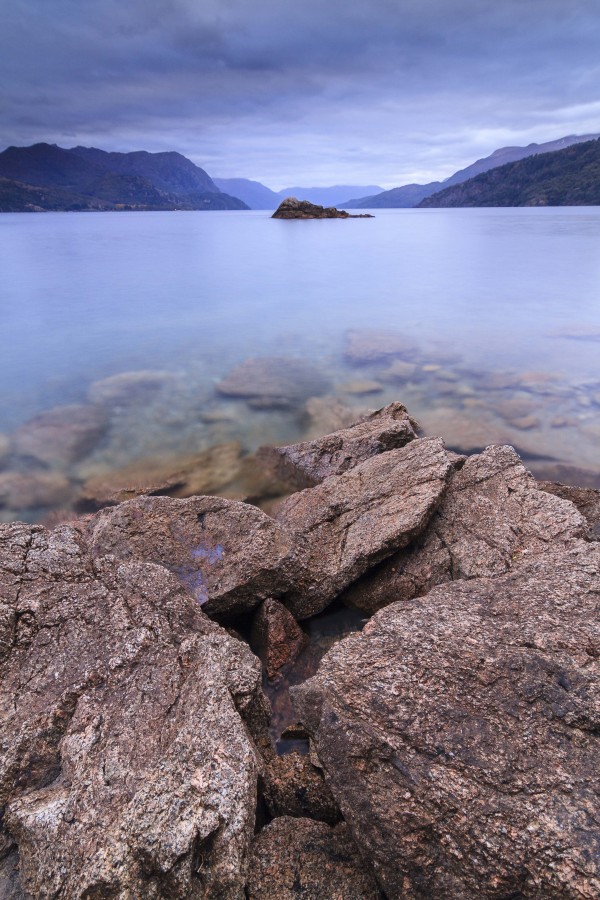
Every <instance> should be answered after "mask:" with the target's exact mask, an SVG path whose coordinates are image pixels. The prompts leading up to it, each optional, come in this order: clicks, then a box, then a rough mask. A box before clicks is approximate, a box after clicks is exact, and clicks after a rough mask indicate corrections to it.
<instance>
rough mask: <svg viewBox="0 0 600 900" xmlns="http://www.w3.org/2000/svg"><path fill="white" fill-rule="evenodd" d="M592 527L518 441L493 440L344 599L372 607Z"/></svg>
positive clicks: (489, 570) (497, 565)
mask: <svg viewBox="0 0 600 900" xmlns="http://www.w3.org/2000/svg"><path fill="white" fill-rule="evenodd" d="M459 466H460V462H459ZM586 531H587V525H586V522H585V520H584V518H583V517H582V515H581V514H580V513H579V512H578V511H577V510H576V509H575V507H574V506H573V505H572V504H571V503H569V502H566V501H565V500H563V499H559V498H558V497H554V496H551V495H550V494H548V493H545V492H544V491H541V490H539V489H538V486H537V484H536V482H535V481H534V479H533V477H532V476H531V474H530V473H529V472H528V471H527V469H526V468H525V466H524V465H523V463H522V462H521V460H520V459H519V457H518V455H517V453H516V452H515V451H514V450H513V448H512V447H508V446H504V447H488V448H487V449H486V450H485V451H484V452H483V453H481V454H478V455H476V456H471V457H469V458H468V459H467V460H466V462H465V463H464V465H462V468H459V469H458V470H457V471H454V472H453V473H452V476H451V478H450V482H449V486H448V490H447V492H446V494H445V496H444V498H443V500H442V502H441V504H440V506H439V508H438V510H437V511H436V513H435V515H434V516H433V517H432V519H431V521H430V523H429V525H428V527H427V529H426V530H425V532H424V533H423V534H422V535H421V536H420V537H418V538H417V539H416V540H415V541H414V542H413V543H412V544H411V545H410V546H408V547H406V548H404V549H402V550H400V551H399V552H398V553H395V554H394V555H393V556H391V557H390V558H389V559H387V560H386V561H385V562H383V563H382V564H381V565H380V566H378V567H376V568H374V569H371V570H370V571H369V572H367V573H366V574H365V576H364V577H363V578H361V579H360V581H358V582H356V583H355V584H353V585H351V586H350V587H349V589H348V590H347V591H346V593H345V594H344V596H343V600H344V602H346V603H348V604H349V605H351V606H354V607H356V608H358V609H362V610H364V611H365V612H370V613H372V612H375V611H376V610H378V609H381V608H382V607H383V606H387V604H389V603H393V602H394V601H396V600H409V599H411V598H413V597H417V596H420V595H422V594H425V593H427V591H429V590H430V589H431V588H432V587H434V585H437V584H442V583H443V582H446V581H451V580H453V579H459V578H479V577H481V576H485V575H501V574H502V573H504V572H506V571H507V570H508V569H510V567H511V566H512V565H513V564H514V563H515V562H516V561H518V560H519V559H522V558H524V557H528V556H533V555H536V554H538V553H544V552H545V551H546V550H547V549H548V548H549V547H550V548H556V547H559V546H565V545H567V544H568V543H569V542H570V541H572V540H574V539H576V538H579V537H582V536H583V535H585V534H586Z"/></svg>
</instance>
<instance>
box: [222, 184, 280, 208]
mask: <svg viewBox="0 0 600 900" xmlns="http://www.w3.org/2000/svg"><path fill="white" fill-rule="evenodd" d="M213 181H214V183H215V184H216V185H217V187H218V188H219V189H220V190H222V191H225V193H226V194H231V195H232V196H234V197H239V199H240V200H243V201H244V203H245V204H246V205H247V206H249V207H250V209H277V207H278V206H279V204H280V203H281V197H280V196H279V194H277V193H276V192H275V191H272V190H271V189H270V188H268V187H266V186H265V185H264V184H261V183H260V181H251V180H250V179H249V178H213Z"/></svg>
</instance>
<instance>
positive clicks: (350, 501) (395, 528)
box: [277, 439, 452, 619]
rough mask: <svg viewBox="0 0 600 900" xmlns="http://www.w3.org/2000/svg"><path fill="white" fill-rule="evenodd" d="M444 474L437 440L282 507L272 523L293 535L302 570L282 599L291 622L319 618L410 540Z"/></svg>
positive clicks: (447, 464)
mask: <svg viewBox="0 0 600 900" xmlns="http://www.w3.org/2000/svg"><path fill="white" fill-rule="evenodd" d="M451 469H452V458H451V457H450V456H449V454H447V453H446V451H445V450H444V445H443V442H442V441H441V440H439V439H427V440H413V441H411V442H410V443H409V444H407V445H406V446H405V447H402V448H400V449H398V450H390V451H388V452H387V453H382V454H380V455H378V456H375V457H373V458H372V459H367V460H366V461H365V462H363V463H360V464H359V465H357V466H355V467H354V468H353V469H350V471H348V472H345V473H344V474H342V475H335V476H332V477H330V478H328V479H327V480H326V481H324V482H323V483H322V484H319V485H317V486H316V487H313V488H307V489H306V490H304V491H300V492H299V493H297V494H293V495H292V496H291V497H289V498H288V499H287V500H284V501H283V503H282V504H281V506H280V507H279V509H278V511H277V521H278V522H279V523H280V524H281V525H283V526H284V527H285V528H287V529H289V530H290V531H292V532H294V533H295V534H296V539H297V542H298V547H299V548H300V550H299V556H300V558H301V560H302V561H303V566H304V571H303V572H302V573H300V575H299V578H298V579H297V580H296V581H295V582H294V583H292V584H291V585H290V588H289V590H288V591H287V592H286V595H285V604H286V606H287V607H288V608H289V609H290V610H291V612H292V613H293V615H294V616H295V617H296V618H298V619H303V618H306V617H308V616H312V615H315V614H316V613H318V612H321V610H323V609H325V607H326V606H327V605H328V604H329V603H330V602H331V600H332V599H333V598H334V597H335V596H336V594H339V593H340V591H341V590H343V588H345V587H347V586H348V585H349V584H350V583H351V582H352V581H354V580H355V579H356V578H358V577H359V575H362V574H363V572H365V571H366V570H367V569H368V568H369V567H370V566H373V565H375V564H376V563H378V562H380V561H381V560H382V559H385V558H386V557H387V556H390V555H391V554H392V553H393V552H394V551H395V550H398V549H399V548H400V547H404V546H406V545H407V544H408V543H409V542H410V541H411V540H413V539H414V538H415V537H417V535H419V534H420V533H421V532H422V531H423V530H424V528H425V526H426V525H427V523H428V521H429V518H430V517H431V515H432V514H433V512H434V510H435V508H436V506H437V505H438V503H439V502H440V500H441V498H442V494H443V492H444V490H445V488H446V481H447V479H448V476H449V473H450V471H451Z"/></svg>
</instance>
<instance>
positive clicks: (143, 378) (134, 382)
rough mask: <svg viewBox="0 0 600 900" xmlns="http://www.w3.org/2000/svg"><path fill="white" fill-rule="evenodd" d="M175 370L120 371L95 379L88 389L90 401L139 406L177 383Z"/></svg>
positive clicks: (110, 405) (107, 404) (110, 404)
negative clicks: (98, 379)
mask: <svg viewBox="0 0 600 900" xmlns="http://www.w3.org/2000/svg"><path fill="white" fill-rule="evenodd" d="M177 380H178V379H177V376H176V375H174V374H173V372H161V371H159V370H154V369H142V370H140V371H138V372H119V373H118V374H117V375H110V376H109V377H108V378H103V379H102V380H100V381H94V382H93V384H92V385H91V386H90V389H89V391H88V400H89V401H90V403H98V404H101V405H103V406H108V407H114V406H133V405H135V406H137V405H138V404H145V403H148V402H149V401H152V400H153V399H154V398H155V397H156V395H157V394H159V393H160V392H161V391H162V390H163V389H164V388H165V387H172V386H173V385H175V384H176V383H177Z"/></svg>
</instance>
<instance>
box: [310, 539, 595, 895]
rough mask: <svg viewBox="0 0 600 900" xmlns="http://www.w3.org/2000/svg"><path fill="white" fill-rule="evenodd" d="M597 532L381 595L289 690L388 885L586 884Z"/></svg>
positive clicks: (590, 867) (511, 890)
mask: <svg viewBox="0 0 600 900" xmlns="http://www.w3.org/2000/svg"><path fill="white" fill-rule="evenodd" d="M599 573H600V547H599V546H598V544H596V543H591V544H586V543H584V542H576V543H575V544H573V545H572V546H571V547H570V548H569V549H567V550H564V551H562V552H561V551H557V552H552V551H549V552H547V553H544V554H541V555H540V556H538V557H535V558H533V559H532V560H530V561H525V560H522V561H521V562H520V563H518V564H517V565H515V567H514V568H513V570H512V571H511V572H509V573H508V574H506V575H503V576H499V577H496V578H483V579H476V580H472V581H459V582H454V583H452V584H449V585H446V586H443V587H438V588H435V589H434V590H433V591H431V592H430V593H429V594H428V595H427V596H426V597H424V598H421V599H419V600H413V601H411V602H407V603H395V604H393V605H392V606H389V607H388V608H387V609H385V610H382V611H381V612H380V613H378V614H377V615H376V616H374V617H373V618H372V619H371V620H370V622H369V623H368V624H367V626H366V627H365V629H364V631H363V633H362V634H361V635H358V636H356V637H349V638H347V639H346V640H344V641H342V642H340V643H339V644H337V645H336V646H335V647H334V648H333V649H332V650H331V651H330V652H329V654H328V655H327V656H326V657H325V659H324V660H323V662H322V663H321V666H320V669H319V672H318V674H317V676H316V677H315V678H313V679H311V680H310V681H308V682H306V683H305V684H304V685H302V686H300V687H298V688H296V689H294V701H295V704H296V707H297V710H298V713H299V715H300V716H301V718H302V721H303V722H304V724H305V725H307V726H308V729H309V731H310V732H311V734H312V736H313V739H314V741H315V744H316V748H317V752H318V754H319V759H320V761H321V763H322V765H323V767H324V769H325V772H326V777H327V781H328V783H329V785H330V787H331V788H332V791H333V794H334V796H335V798H336V800H337V801H338V803H339V805H340V808H341V810H342V813H343V815H344V818H345V820H346V821H347V822H348V824H349V825H350V827H351V829H352V832H353V834H354V837H355V839H356V841H357V843H358V844H359V846H360V848H361V850H362V852H363V853H364V855H365V856H367V857H369V858H371V859H372V860H373V861H374V864H375V870H376V873H377V875H378V878H379V879H380V881H381V884H382V887H383V888H384V890H385V892H386V894H387V896H388V897H390V898H400V897H402V898H411V897H415V898H449V897H460V898H465V900H470V898H473V900H475V898H482V897H490V898H507V897H517V896H518V897H524V898H544V900H546V898H565V897H569V898H581V900H584V898H585V900H591V898H592V897H596V896H598V894H599V893H600V869H599V866H600V831H599V829H598V809H599V808H600V796H599V782H598V754H599V751H600V738H599V731H600V729H599V724H600V719H599V715H600V707H599V702H600V683H599V674H600V673H599V672H598V657H599V655H600V630H599V625H598V621H599V619H598V612H599V610H598V599H599V595H600V574H599Z"/></svg>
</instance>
